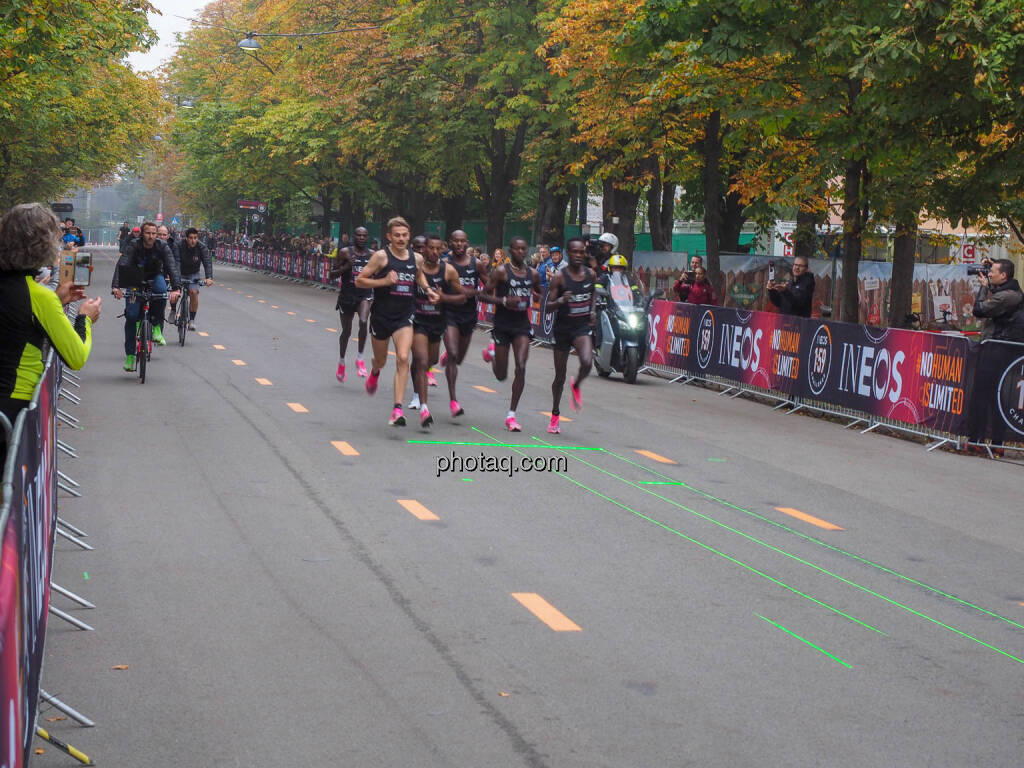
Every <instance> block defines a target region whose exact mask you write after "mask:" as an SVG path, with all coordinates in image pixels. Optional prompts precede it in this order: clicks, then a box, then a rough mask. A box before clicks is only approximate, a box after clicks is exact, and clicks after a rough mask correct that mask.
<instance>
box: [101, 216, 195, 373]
mask: <svg viewBox="0 0 1024 768" xmlns="http://www.w3.org/2000/svg"><path fill="white" fill-rule="evenodd" d="M165 275H170V278H171V288H172V291H171V294H170V300H171V301H172V302H175V301H177V300H178V296H179V294H180V290H179V288H180V286H181V275H180V274H179V273H178V265H177V263H176V262H175V261H174V255H173V254H172V253H171V249H170V248H169V247H168V246H167V243H165V242H164V241H163V240H158V239H157V236H156V224H154V223H153V222H151V221H147V222H145V223H144V224H143V225H142V236H141V237H139V238H138V239H137V240H133V241H132V242H131V243H129V244H128V246H126V247H125V251H124V253H123V254H122V255H121V258H120V259H118V262H117V266H116V267H114V279H113V280H112V281H111V283H110V288H111V292H112V293H113V294H114V298H117V299H123V298H124V290H123V289H125V288H141V287H142V283H143V282H149V283H150V284H151V285H152V291H153V293H167V279H166V278H165V277H164V276H165ZM166 306H167V299H153V300H152V301H151V302H150V303H149V320H150V323H151V324H152V326H153V341H154V342H156V343H157V344H159V345H160V346H166V344H167V341H166V340H165V339H164V334H163V325H164V308H165V307H166ZM141 310H142V304H141V303H140V302H137V301H133V300H128V301H126V302H125V305H124V353H125V359H124V369H125V370H126V371H131V370H134V368H135V334H136V324H137V323H138V322H139V313H140V312H141Z"/></svg>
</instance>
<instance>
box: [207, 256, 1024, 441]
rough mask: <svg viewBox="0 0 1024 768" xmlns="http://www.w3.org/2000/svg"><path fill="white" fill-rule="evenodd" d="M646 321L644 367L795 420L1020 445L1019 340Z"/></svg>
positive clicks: (255, 262) (715, 318) (235, 259)
mask: <svg viewBox="0 0 1024 768" xmlns="http://www.w3.org/2000/svg"><path fill="white" fill-rule="evenodd" d="M217 257H218V258H219V259H222V260H225V261H228V262H230V263H233V264H238V265H241V266H246V267H250V268H253V269H257V270H264V271H268V272H272V273H275V274H278V275H282V276H285V277H289V278H293V279H296V280H305V281H309V282H312V283H316V284H320V285H323V286H334V285H335V282H334V281H332V280H329V279H328V277H327V273H328V266H327V264H328V261H329V260H328V259H327V257H326V256H324V255H321V254H311V255H307V256H303V255H300V254H295V253H287V252H283V251H272V250H268V251H255V252H254V251H251V250H246V249H242V248H235V247H223V246H222V247H219V248H217ZM546 303H547V289H546V288H545V289H544V294H543V297H542V299H541V300H540V301H539V302H538V301H535V302H534V303H533V307H532V308H531V311H530V320H531V323H532V325H533V330H534V339H535V341H537V342H540V343H546V342H550V341H552V339H553V336H552V324H553V320H554V316H553V315H552V314H549V313H547V312H546ZM477 317H478V321H479V322H480V323H481V324H485V325H489V324H490V323H491V320H492V317H493V308H492V307H491V306H490V305H489V304H483V303H481V304H480V305H479V308H478V316H477ZM648 319H649V336H648V354H647V362H646V366H645V370H647V371H650V372H653V373H659V374H661V375H664V376H668V377H670V378H672V380H673V381H683V382H684V383H685V382H690V381H694V380H702V381H710V382H713V383H716V384H720V385H722V386H724V387H725V391H724V392H723V394H734V395H739V394H743V393H744V392H748V393H754V394H759V395H763V396H766V397H769V398H773V399H775V400H777V401H778V402H779V404H780V407H781V406H783V405H789V406H791V411H790V412H793V413H795V412H797V411H800V410H817V411H822V412H827V413H833V414H836V415H840V416H847V417H849V418H850V423H849V424H848V425H847V426H854V425H855V424H865V425H866V426H865V428H864V429H863V430H862V431H864V432H869V431H871V430H874V429H876V428H878V427H880V426H888V427H892V428H894V429H898V430H902V431H905V432H911V433H914V434H920V435H924V436H927V437H930V438H934V439H935V441H936V442H935V443H933V444H932V445H931V446H930V448H929V449H934V448H937V447H939V446H940V445H943V444H946V443H956V444H957V445H960V444H962V443H963V442H965V439H966V438H967V437H968V436H970V437H973V438H976V442H978V441H981V440H985V439H987V440H991V441H992V442H993V443H1001V442H1003V441H1004V439H1005V440H1009V441H1011V442H1015V443H1021V442H1024V344H1015V343H1012V342H995V341H987V342H984V343H982V344H975V343H972V342H971V341H969V340H968V339H967V338H966V337H964V336H961V335H958V334H956V335H954V334H936V333H925V332H921V331H908V330H902V329H896V328H879V327H877V326H875V325H858V324H854V323H841V322H837V321H827V320H821V319H815V318H810V319H804V318H798V317H791V316H787V315H782V314H779V313H777V312H760V311H754V310H745V309H736V308H731V307H707V306H701V305H696V304H680V303H677V302H674V301H667V300H658V301H654V302H653V303H652V304H651V308H650V312H649V318H648ZM986 450H987V448H986Z"/></svg>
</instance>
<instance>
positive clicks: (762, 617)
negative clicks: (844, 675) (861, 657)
mask: <svg viewBox="0 0 1024 768" xmlns="http://www.w3.org/2000/svg"><path fill="white" fill-rule="evenodd" d="M754 615H755V616H757V618H759V619H764V620H765V621H767V622H768V623H769V624H771V625H772V626H773V627H778V628H779V629H781V630H782V631H783V632H785V633H786V634H787V635H789V636H790V637H795V638H796V639H797V640H799V641H800V642H801V643H807V645H809V646H811V648H813V649H814V650H816V651H821V652H822V653H824V654H825V655H826V656H828V657H829V658H830V659H832V661H838V662H839V663H840V664H842V665H843V666H844V667H846V668H847V669H853V667H851V666H850V665H849V664H847V663H846V662H845V661H843V660H842V659H840V658H839V657H838V656H833V655H832V654H831V653H829V652H828V651H826V650H825V649H824V648H822V647H821V646H818V645H815V644H814V643H812V642H811V641H810V640H808V639H807V638H806V637H800V635H798V634H797V633H796V632H790V631H789V630H788V629H786V628H785V627H784V626H782V625H781V624H776V623H775V622H774V621H772V620H771V619H765V617H764V616H762V615H761V614H760V613H755V614H754Z"/></svg>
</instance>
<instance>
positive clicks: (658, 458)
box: [633, 448, 679, 464]
mask: <svg viewBox="0 0 1024 768" xmlns="http://www.w3.org/2000/svg"><path fill="white" fill-rule="evenodd" d="M633 450H634V452H635V453H639V454H640V455H641V456H646V457H647V458H648V459H654V460H655V461H657V462H659V463H661V464H678V463H679V462H678V461H672V459H666V458H665V457H664V456H661V455H659V454H657V453H654V452H652V451H641V450H639V449H638V448H634V449H633Z"/></svg>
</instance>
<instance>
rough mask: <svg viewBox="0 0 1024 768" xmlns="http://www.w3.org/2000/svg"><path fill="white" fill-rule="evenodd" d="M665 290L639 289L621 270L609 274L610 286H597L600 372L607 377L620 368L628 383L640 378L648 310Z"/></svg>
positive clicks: (596, 361)
mask: <svg viewBox="0 0 1024 768" xmlns="http://www.w3.org/2000/svg"><path fill="white" fill-rule="evenodd" d="M662 293H663V292H662V291H661V290H657V291H654V292H653V293H650V294H648V295H646V296H644V295H642V294H640V293H638V292H635V291H634V290H633V288H632V287H631V286H630V283H629V279H628V278H627V277H626V275H625V273H621V272H618V273H617V272H613V273H611V274H609V275H608V287H607V288H606V287H605V286H603V285H598V286H597V297H598V302H599V304H598V306H599V311H598V318H597V326H598V327H597V332H598V339H596V340H595V342H597V343H596V344H595V347H596V348H595V351H594V367H595V368H597V374H598V376H601V377H603V378H607V377H608V376H611V374H612V372H613V371H620V372H621V373H622V377H623V378H624V379H625V380H626V383H628V384H633V383H635V382H636V375H637V373H639V371H640V369H641V368H642V367H643V365H644V361H645V360H646V359H647V325H648V319H647V313H648V310H649V309H650V307H651V302H652V301H654V300H655V299H656V298H658V297H659V296H661V295H662Z"/></svg>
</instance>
